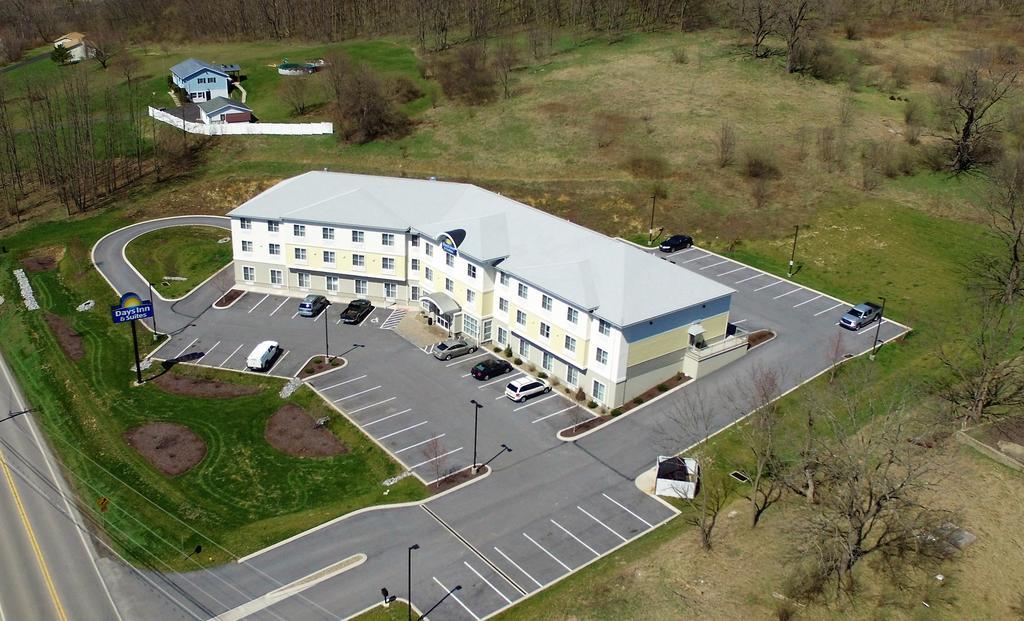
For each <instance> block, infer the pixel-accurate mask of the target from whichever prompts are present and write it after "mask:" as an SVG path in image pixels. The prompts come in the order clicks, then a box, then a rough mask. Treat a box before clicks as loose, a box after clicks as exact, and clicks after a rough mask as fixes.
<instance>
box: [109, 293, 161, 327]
mask: <svg viewBox="0 0 1024 621" xmlns="http://www.w3.org/2000/svg"><path fill="white" fill-rule="evenodd" d="M152 316H153V302H152V301H151V300H143V299H142V298H140V297H139V296H138V294H136V293H132V292H128V293H125V294H124V295H122V296H121V303H120V304H114V305H112V306H111V307H110V318H111V319H113V320H114V323H124V322H126V321H135V320H136V319H148V318H150V317H152Z"/></svg>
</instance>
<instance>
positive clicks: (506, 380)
mask: <svg viewBox="0 0 1024 621" xmlns="http://www.w3.org/2000/svg"><path fill="white" fill-rule="evenodd" d="M520 377H526V376H525V375H510V376H509V377H508V379H505V378H504V377H502V378H500V379H496V380H494V381H493V382H487V383H486V384H480V390H483V389H484V388H487V387H488V386H490V385H491V384H497V383H498V382H511V381H512V380H517V379H519V378H520Z"/></svg>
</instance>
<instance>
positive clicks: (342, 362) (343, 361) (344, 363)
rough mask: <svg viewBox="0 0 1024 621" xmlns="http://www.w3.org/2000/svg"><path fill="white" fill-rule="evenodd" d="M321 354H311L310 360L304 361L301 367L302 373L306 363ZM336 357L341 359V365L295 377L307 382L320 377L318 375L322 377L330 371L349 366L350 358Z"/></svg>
mask: <svg viewBox="0 0 1024 621" xmlns="http://www.w3.org/2000/svg"><path fill="white" fill-rule="evenodd" d="M321 356H323V354H316V355H314V356H310V357H309V360H306V361H305V362H303V363H302V366H300V367H299V372H300V373H301V372H302V369H305V368H306V365H307V364H309V361H310V360H312V359H313V358H319V357H321ZM328 357H330V356H328ZM334 358H335V359H336V360H341V366H337V367H331V368H330V369H327V370H326V371H320V372H319V373H314V374H313V375H310V376H309V377H299V376H298V375H296V376H295V377H299V381H301V382H303V383H305V382H309V381H312V380H315V379H316V378H318V377H320V376H322V375H327V374H328V373H334V372H335V371H340V370H342V369H344V368H345V367H347V366H348V358H342V357H341V356H334Z"/></svg>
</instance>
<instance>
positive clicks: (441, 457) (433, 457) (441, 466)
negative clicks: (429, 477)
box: [423, 438, 448, 486]
mask: <svg viewBox="0 0 1024 621" xmlns="http://www.w3.org/2000/svg"><path fill="white" fill-rule="evenodd" d="M447 452H448V451H446V450H445V448H444V443H442V442H441V440H440V438H431V439H430V441H429V442H427V444H426V446H424V447H423V457H424V459H426V460H427V461H429V462H430V468H431V470H432V471H433V473H434V481H433V484H434V485H438V486H439V485H440V484H441V482H442V481H443V480H444V479H445V478H447V475H448V458H447V455H446V453H447Z"/></svg>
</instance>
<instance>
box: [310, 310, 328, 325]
mask: <svg viewBox="0 0 1024 621" xmlns="http://www.w3.org/2000/svg"><path fill="white" fill-rule="evenodd" d="M328 308H330V306H325V307H324V309H323V310H322V311H320V312H319V313H318V314H317V316H316V317H313V323H316V322H318V321H320V318H321V317H326V316H327V309H328Z"/></svg>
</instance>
